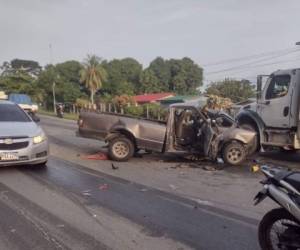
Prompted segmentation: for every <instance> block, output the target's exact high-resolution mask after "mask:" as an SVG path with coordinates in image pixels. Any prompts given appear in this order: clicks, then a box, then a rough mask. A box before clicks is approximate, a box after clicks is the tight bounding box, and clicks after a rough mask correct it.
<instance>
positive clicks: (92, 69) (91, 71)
mask: <svg viewBox="0 0 300 250" xmlns="http://www.w3.org/2000/svg"><path fill="white" fill-rule="evenodd" d="M100 62H101V59H100V58H98V57H97V56H95V55H88V57H87V59H86V60H85V62H84V63H83V69H81V70H80V81H81V82H82V83H84V84H85V86H86V88H88V89H89V91H90V94H91V102H92V104H94V95H95V93H96V92H97V90H99V89H100V88H101V87H102V84H103V82H104V81H105V80H106V79H107V73H106V71H105V69H104V68H103V67H102V65H101V64H100Z"/></svg>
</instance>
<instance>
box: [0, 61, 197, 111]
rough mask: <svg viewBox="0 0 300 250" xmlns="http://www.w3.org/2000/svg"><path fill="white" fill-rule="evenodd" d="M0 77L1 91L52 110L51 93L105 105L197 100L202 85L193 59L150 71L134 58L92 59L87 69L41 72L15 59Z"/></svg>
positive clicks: (74, 66) (69, 64)
mask: <svg viewBox="0 0 300 250" xmlns="http://www.w3.org/2000/svg"><path fill="white" fill-rule="evenodd" d="M0 71H1V75H0V90H2V91H6V92H7V93H8V94H9V93H24V94H28V95H30V96H31V98H32V99H33V100H34V101H36V102H39V103H43V104H44V107H46V108H52V107H53V87H54V89H55V95H56V100H57V102H71V103H75V102H76V100H77V99H78V98H83V99H85V98H87V96H88V95H90V99H91V101H92V102H94V96H95V95H96V98H97V99H98V101H97V102H99V101H101V102H102V101H107V100H108V99H109V100H112V99H113V98H114V96H121V95H128V96H132V95H135V94H142V93H157V92H166V91H169V92H176V93H178V94H194V93H195V92H196V88H197V87H198V86H201V85H202V69H201V68H200V67H199V66H198V65H197V64H195V63H194V62H193V61H192V60H191V59H189V58H183V59H176V60H175V59H170V60H164V59H163V58H161V57H158V58H156V59H154V60H153V61H152V62H151V63H150V65H149V67H148V68H146V69H143V67H142V65H141V64H140V63H139V62H138V61H137V60H135V59H133V58H124V59H114V60H111V61H101V59H100V58H98V57H97V56H94V55H93V56H88V57H87V59H86V60H85V62H84V63H83V64H81V63H79V62H77V61H74V60H71V61H66V62H63V63H58V64H56V65H46V66H45V67H44V68H43V69H42V68H41V66H40V65H39V63H38V62H35V61H31V60H22V59H14V60H12V61H11V62H4V63H3V64H2V66H0Z"/></svg>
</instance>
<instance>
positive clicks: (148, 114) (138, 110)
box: [124, 103, 167, 120]
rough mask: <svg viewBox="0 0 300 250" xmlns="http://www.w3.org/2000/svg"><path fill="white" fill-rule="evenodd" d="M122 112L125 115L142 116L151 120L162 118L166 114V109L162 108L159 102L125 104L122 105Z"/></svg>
mask: <svg viewBox="0 0 300 250" xmlns="http://www.w3.org/2000/svg"><path fill="white" fill-rule="evenodd" d="M147 110H148V111H147ZM124 113H125V114H126V115H131V116H135V117H143V118H148V119H152V120H157V119H160V120H164V119H165V118H166V115H167V110H166V109H165V108H162V107H161V106H160V105H159V104H156V103H151V104H144V105H139V106H134V105H132V106H126V107H124Z"/></svg>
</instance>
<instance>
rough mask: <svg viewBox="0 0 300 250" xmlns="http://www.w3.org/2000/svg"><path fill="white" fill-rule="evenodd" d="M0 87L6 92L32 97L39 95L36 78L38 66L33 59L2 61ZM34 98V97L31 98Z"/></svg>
mask: <svg viewBox="0 0 300 250" xmlns="http://www.w3.org/2000/svg"><path fill="white" fill-rule="evenodd" d="M0 68H1V70H2V72H1V76H0V89H1V90H3V91H5V92H6V93H7V94H10V93H23V94H28V95H30V96H32V97H35V96H39V89H38V88H37V85H36V78H37V74H38V71H39V69H40V66H39V64H38V63H37V62H35V61H29V60H19V59H14V60H12V61H11V62H4V63H3V64H2V66H1V67H0ZM33 99H36V98H33Z"/></svg>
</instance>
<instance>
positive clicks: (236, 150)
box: [222, 141, 246, 166]
mask: <svg viewBox="0 0 300 250" xmlns="http://www.w3.org/2000/svg"><path fill="white" fill-rule="evenodd" d="M222 158H223V160H224V162H225V163H227V164H229V165H233V166H237V165H240V164H241V163H242V162H243V161H244V160H245V159H246V150H245V147H244V145H243V144H242V143H240V142H238V141H231V142H229V143H227V144H225V146H224V148H223V151H222Z"/></svg>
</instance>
